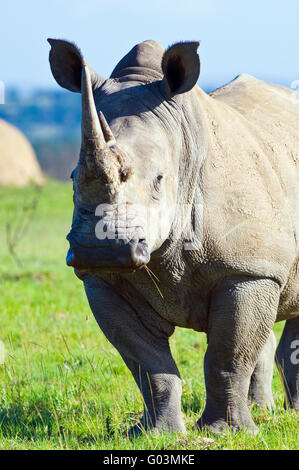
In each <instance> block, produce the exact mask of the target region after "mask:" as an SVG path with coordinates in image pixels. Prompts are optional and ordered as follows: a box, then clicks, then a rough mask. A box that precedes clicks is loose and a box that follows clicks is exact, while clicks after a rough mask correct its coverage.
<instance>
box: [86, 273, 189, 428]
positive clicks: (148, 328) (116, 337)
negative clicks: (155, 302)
mask: <svg viewBox="0 0 299 470" xmlns="http://www.w3.org/2000/svg"><path fill="white" fill-rule="evenodd" d="M85 291H86V294H87V298H88V301H89V304H90V307H91V310H92V311H93V314H94V316H95V318H96V320H97V322H98V324H99V326H100V328H101V330H102V331H103V333H104V334H105V336H106V337H107V339H108V340H109V341H110V343H111V344H112V345H113V346H114V347H115V348H116V349H117V350H118V352H119V353H120V355H121V356H122V358H123V360H124V362H125V364H126V365H127V366H128V368H129V369H130V371H131V373H132V375H133V377H134V379H135V381H136V383H137V385H138V387H139V389H140V391H141V394H142V401H143V403H144V415H143V418H142V419H141V421H140V423H138V424H137V425H136V426H134V427H133V428H131V429H130V430H129V437H134V436H137V435H138V434H140V433H142V432H143V431H144V430H153V431H154V432H161V431H171V432H179V431H180V432H183V433H185V432H186V430H185V426H184V422H183V415H182V412H181V379H180V375H179V371H178V369H177V366H176V364H175V362H174V360H173V358H172V355H171V351H170V347H169V341H168V338H169V336H170V334H172V333H173V331H174V327H173V326H172V325H170V324H169V323H168V322H167V323H168V326H167V324H166V323H165V322H164V324H163V326H164V330H163V328H162V326H161V324H159V322H158V321H157V322H156V324H155V322H151V323H149V324H146V323H145V321H146V320H145V318H144V317H143V318H142V321H141V319H140V317H139V316H138V314H137V313H136V312H135V310H134V309H133V308H132V307H131V306H130V304H129V303H128V302H127V301H126V300H124V298H123V297H121V296H120V295H119V294H118V293H117V292H116V291H115V290H114V289H113V288H112V287H111V286H109V285H108V284H106V283H104V282H101V281H98V280H94V279H92V280H87V281H86V282H85Z"/></svg>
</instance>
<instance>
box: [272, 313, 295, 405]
mask: <svg viewBox="0 0 299 470" xmlns="http://www.w3.org/2000/svg"><path fill="white" fill-rule="evenodd" d="M276 364H277V367H278V370H279V372H280V374H281V377H282V380H283V385H284V393H285V400H284V407H285V408H294V409H295V410H299V317H297V318H293V319H291V320H287V321H286V323H285V326H284V330H283V333H282V336H281V338H280V341H279V345H278V348H277V351H276Z"/></svg>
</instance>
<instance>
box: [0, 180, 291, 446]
mask: <svg viewBox="0 0 299 470" xmlns="http://www.w3.org/2000/svg"><path fill="white" fill-rule="evenodd" d="M35 194H36V190H35V189H34V188H26V189H21V190H17V189H13V188H5V189H4V188H2V189H0V254H1V263H0V280H1V283H0V312H1V330H0V340H1V341H2V342H3V343H4V345H5V349H6V356H5V361H4V364H2V365H0V384H1V389H0V449H60V448H61V449H202V448H209V449H223V448H228V449H296V448H298V434H299V433H298V429H299V425H298V417H297V415H296V412H292V411H287V412H285V411H284V410H283V390H282V385H281V381H280V378H279V376H278V373H277V371H276V370H275V376H274V381H273V390H274V397H275V403H276V409H275V410H274V411H269V410H260V409H257V408H256V409H253V410H252V414H253V418H254V420H255V422H256V423H257V424H258V426H259V429H260V433H259V434H258V435H257V436H251V435H248V434H247V433H246V432H239V433H236V434H235V435H231V434H227V435H225V436H224V435H223V436H220V437H217V438H215V437H213V436H208V434H207V433H202V434H199V433H198V432H197V431H194V430H193V429H192V428H193V425H194V423H195V421H196V420H197V419H198V417H199V416H200V414H201V412H202V410H203V408H204V404H205V387H204V379H203V357H204V353H205V349H206V338H205V335H204V334H199V333H196V332H194V331H189V330H184V329H177V330H176V332H175V334H174V336H173V337H172V339H171V346H172V351H173V354H174V356H175V359H176V361H177V363H178V366H179V369H180V371H181V375H182V380H183V397H182V407H183V411H184V414H185V419H186V425H187V429H188V434H187V436H185V437H183V436H179V435H170V434H164V435H162V436H153V435H151V434H147V435H145V436H143V437H141V438H139V439H136V440H134V441H129V440H128V439H127V437H126V435H125V433H124V432H123V431H124V430H126V429H128V427H129V426H130V425H132V424H133V423H135V421H136V413H139V412H140V411H141V410H142V401H141V398H140V396H139V393H138V390H137V387H136V386H135V383H134V381H133V379H132V377H131V375H130V373H129V371H128V369H127V368H126V367H125V366H124V364H123V362H122V360H121V358H120V356H119V354H118V353H117V351H116V350H114V349H113V347H112V346H111V345H110V344H109V343H108V341H107V340H106V339H105V337H104V336H103V334H102V333H101V332H100V330H99V328H98V326H97V324H96V322H95V320H94V318H93V316H92V314H91V312H90V309H89V307H88V304H87V300H86V298H85V294H84V291H83V286H82V284H81V282H80V281H79V280H78V279H77V278H76V277H75V276H74V274H73V272H72V270H71V269H69V268H67V267H66V266H65V254H66V251H67V247H68V244H67V241H66V240H65V235H66V234H67V232H68V229H69V224H70V221H71V215H72V194H71V186H70V185H67V184H61V183H57V182H54V181H49V182H48V184H47V186H46V187H44V188H43V189H42V191H41V193H40V196H39V203H38V206H37V209H36V211H35V212H34V213H33V217H32V218H30V224H29V226H28V230H27V231H25V233H24V234H23V236H22V237H21V238H20V240H19V243H18V245H17V247H16V254H17V258H18V259H19V263H18V262H17V261H16V260H15V259H14V258H13V256H12V255H11V254H10V253H9V250H8V247H7V241H6V226H7V224H10V226H11V227H12V228H13V229H18V225H17V224H20V226H21V227H22V224H23V223H24V221H25V222H26V220H27V215H26V214H27V212H26V211H25V212H24V205H27V206H28V207H30V205H31V203H32V201H33V199H34V197H35ZM20 262H21V263H22V264H20ZM282 326H283V325H282V324H278V325H276V326H275V332H276V334H277V337H279V335H280V333H281V330H282ZM204 437H205V438H207V437H210V438H212V439H213V440H207V439H203V438H204Z"/></svg>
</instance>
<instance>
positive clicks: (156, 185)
mask: <svg viewBox="0 0 299 470" xmlns="http://www.w3.org/2000/svg"><path fill="white" fill-rule="evenodd" d="M162 179H163V175H162V174H159V175H158V176H157V177H156V178H155V179H154V190H155V191H156V192H159V191H160V186H161V182H162Z"/></svg>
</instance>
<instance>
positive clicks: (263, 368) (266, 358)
mask: <svg viewBox="0 0 299 470" xmlns="http://www.w3.org/2000/svg"><path fill="white" fill-rule="evenodd" d="M275 348H276V339H275V335H274V332H273V331H271V333H270V336H269V338H268V340H267V342H266V344H265V346H264V347H263V350H262V351H261V353H260V355H259V357H258V360H257V363H256V366H255V369H254V371H253V374H252V376H251V379H250V386H249V395H248V398H249V404H250V405H254V404H255V405H258V406H260V407H269V408H274V399H273V394H272V378H273V369H274V356H275Z"/></svg>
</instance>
